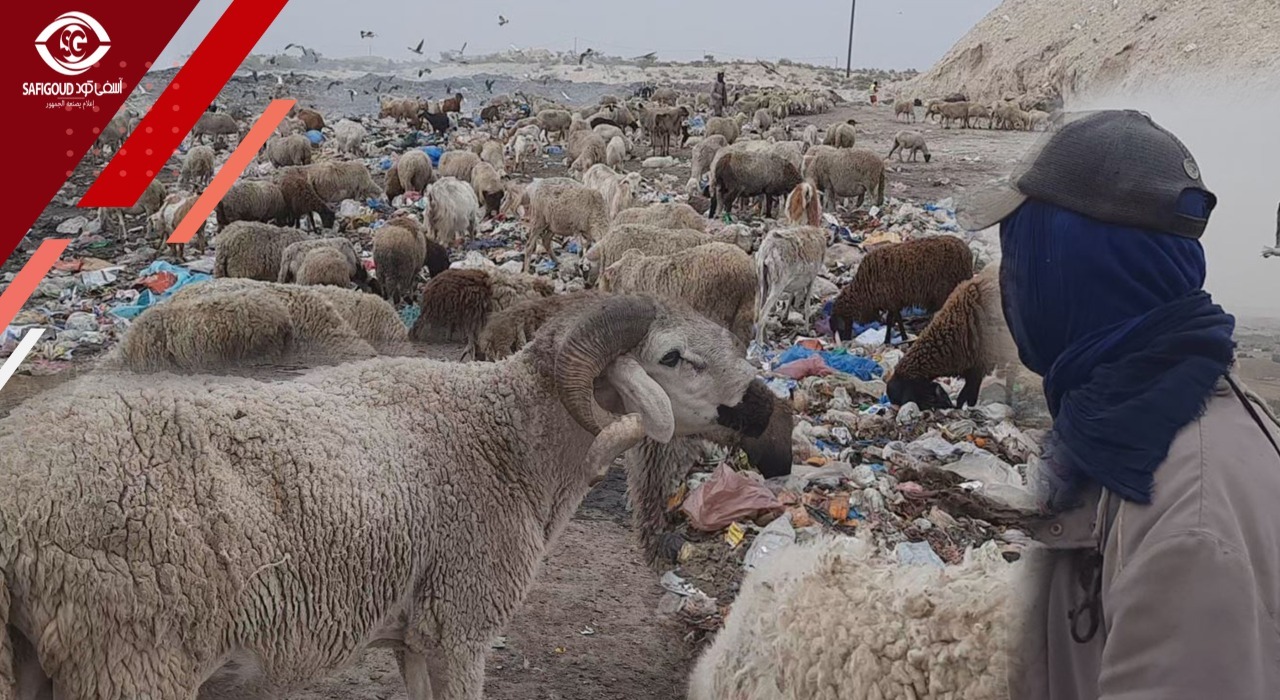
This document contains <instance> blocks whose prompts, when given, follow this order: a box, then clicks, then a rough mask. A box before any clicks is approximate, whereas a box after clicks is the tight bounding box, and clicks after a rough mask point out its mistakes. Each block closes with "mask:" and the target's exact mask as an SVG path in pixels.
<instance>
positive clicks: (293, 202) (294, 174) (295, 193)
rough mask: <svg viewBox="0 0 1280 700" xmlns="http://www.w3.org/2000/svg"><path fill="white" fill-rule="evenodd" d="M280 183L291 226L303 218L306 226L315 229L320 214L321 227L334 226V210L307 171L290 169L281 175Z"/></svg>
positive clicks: (281, 194)
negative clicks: (309, 178)
mask: <svg viewBox="0 0 1280 700" xmlns="http://www.w3.org/2000/svg"><path fill="white" fill-rule="evenodd" d="M279 185H280V196H281V197H283V198H284V206H285V210H286V211H287V212H288V214H289V221H288V225H289V226H297V225H298V221H299V220H301V221H302V222H303V226H304V227H305V228H307V229H310V230H315V229H316V225H315V218H314V217H315V216H316V215H319V217H320V227H321V228H333V223H334V219H335V217H334V213H333V210H332V209H330V208H329V205H328V204H325V201H324V200H323V199H321V198H320V194H319V193H318V192H316V188H315V185H312V184H311V181H310V180H308V179H307V174H306V173H304V172H302V171H301V170H289V171H287V172H285V173H284V174H283V175H281V176H280V183H279Z"/></svg>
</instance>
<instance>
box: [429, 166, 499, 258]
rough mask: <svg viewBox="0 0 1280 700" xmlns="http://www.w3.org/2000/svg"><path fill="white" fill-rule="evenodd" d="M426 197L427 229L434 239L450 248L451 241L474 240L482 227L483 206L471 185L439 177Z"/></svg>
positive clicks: (450, 178) (454, 179)
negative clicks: (481, 208)
mask: <svg viewBox="0 0 1280 700" xmlns="http://www.w3.org/2000/svg"><path fill="white" fill-rule="evenodd" d="M485 165H486V166H487V165H488V163H485ZM473 172H474V171H473ZM426 197H427V212H426V219H427V230H428V231H429V232H430V236H431V238H432V239H434V240H435V241H437V242H439V243H443V244H446V245H447V244H448V242H449V241H451V240H452V241H462V240H470V239H472V238H474V237H475V235H476V230H477V229H478V228H479V225H480V203H479V202H478V201H476V193H475V190H473V189H472V188H471V185H469V184H467V183H466V182H463V181H462V180H459V179H457V178H453V177H444V178H440V179H439V180H436V181H435V182H434V183H432V184H431V186H430V187H428V188H427V192H426Z"/></svg>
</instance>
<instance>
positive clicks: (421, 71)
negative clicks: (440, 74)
mask: <svg viewBox="0 0 1280 700" xmlns="http://www.w3.org/2000/svg"><path fill="white" fill-rule="evenodd" d="M430 72H431V69H430V68H419V69H418V77H419V78H421V77H422V74H423V73H430Z"/></svg>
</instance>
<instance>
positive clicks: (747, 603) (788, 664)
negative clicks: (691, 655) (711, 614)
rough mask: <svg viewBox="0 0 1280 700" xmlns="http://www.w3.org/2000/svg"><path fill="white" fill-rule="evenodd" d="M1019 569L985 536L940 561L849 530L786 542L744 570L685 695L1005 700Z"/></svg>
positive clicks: (745, 699)
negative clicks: (876, 543) (904, 560)
mask: <svg viewBox="0 0 1280 700" xmlns="http://www.w3.org/2000/svg"><path fill="white" fill-rule="evenodd" d="M646 447H647V446H646ZM1020 575H1022V565H1021V564H1019V563H1015V564H1009V563H1007V562H1005V561H1004V559H1003V558H1002V557H1001V555H1000V552H999V549H998V547H996V545H995V544H994V543H987V544H986V545H983V546H982V547H981V548H979V549H976V550H971V551H969V552H968V553H967V554H966V561H965V562H964V563H962V564H960V565H956V566H947V567H945V568H941V569H939V568H935V567H933V566H922V565H915V566H904V565H902V564H900V563H898V562H896V561H886V560H884V559H882V558H880V557H878V556H877V555H876V553H875V549H874V547H873V546H872V545H870V544H868V543H867V542H866V541H864V540H861V539H854V538H823V539H820V540H817V541H815V542H813V543H810V544H806V545H796V546H791V547H787V548H785V549H783V550H781V551H779V552H776V553H775V554H773V555H772V556H771V557H770V558H769V559H767V560H765V562H764V563H763V564H762V565H760V566H759V567H757V568H756V569H754V570H752V571H750V572H748V574H747V577H746V579H745V580H744V581H743V583H742V588H741V592H740V593H739V594H738V597H737V599H736V600H735V601H734V604H733V608H732V609H731V610H730V613H729V616H728V619H727V620H726V621H725V626H724V629H722V630H721V631H720V633H719V634H718V635H716V638H715V640H714V641H713V642H712V643H711V645H710V646H709V647H708V648H707V650H706V651H705V652H704V653H703V655H702V657H701V658H700V659H699V660H698V663H697V664H696V665H695V667H694V669H693V673H692V674H691V675H690V681H689V696H688V700H724V699H726V698H733V699H734V700H778V699H779V698H840V697H856V698H965V700H1009V689H1008V676H1007V673H1008V668H1009V658H1010V657H1009V655H1010V653H1011V652H1012V647H1011V642H1012V640H1014V639H1016V638H1017V634H1011V633H1010V631H1011V629H1012V628H1013V626H1015V625H1016V624H1017V620H1016V619H1015V618H1014V615H1015V614H1016V613H1017V609H1016V607H1015V605H1016V600H1017V599H1018V596H1015V595H1014V591H1015V589H1016V581H1017V578H1016V577H1018V576H1020Z"/></svg>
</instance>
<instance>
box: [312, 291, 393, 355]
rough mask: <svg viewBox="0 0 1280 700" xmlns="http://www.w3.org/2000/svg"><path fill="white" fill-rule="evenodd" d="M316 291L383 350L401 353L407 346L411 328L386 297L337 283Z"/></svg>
mask: <svg viewBox="0 0 1280 700" xmlns="http://www.w3.org/2000/svg"><path fill="white" fill-rule="evenodd" d="M315 292H316V293H318V294H320V295H321V296H323V297H324V298H325V299H326V300H328V302H329V303H330V304H332V305H333V308H334V309H336V310H337V311H338V313H339V314H341V315H342V318H343V319H345V320H346V322H347V323H348V324H349V325H350V326H351V329H352V330H354V331H355V332H356V335H358V336H360V338H362V339H363V340H364V341H365V342H367V343H369V344H370V345H372V346H373V349H374V350H377V351H378V352H379V353H380V354H383V355H399V354H404V353H405V352H406V351H407V350H408V347H407V344H408V340H409V329H408V328H405V326H404V321H402V320H401V319H400V314H398V313H396V308H395V307H394V306H392V305H391V304H389V303H387V300H386V299H383V298H382V297H379V296H377V295H375V294H369V293H367V292H362V291H360V290H358V289H343V288H341V287H334V286H324V287H316V288H315Z"/></svg>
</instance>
